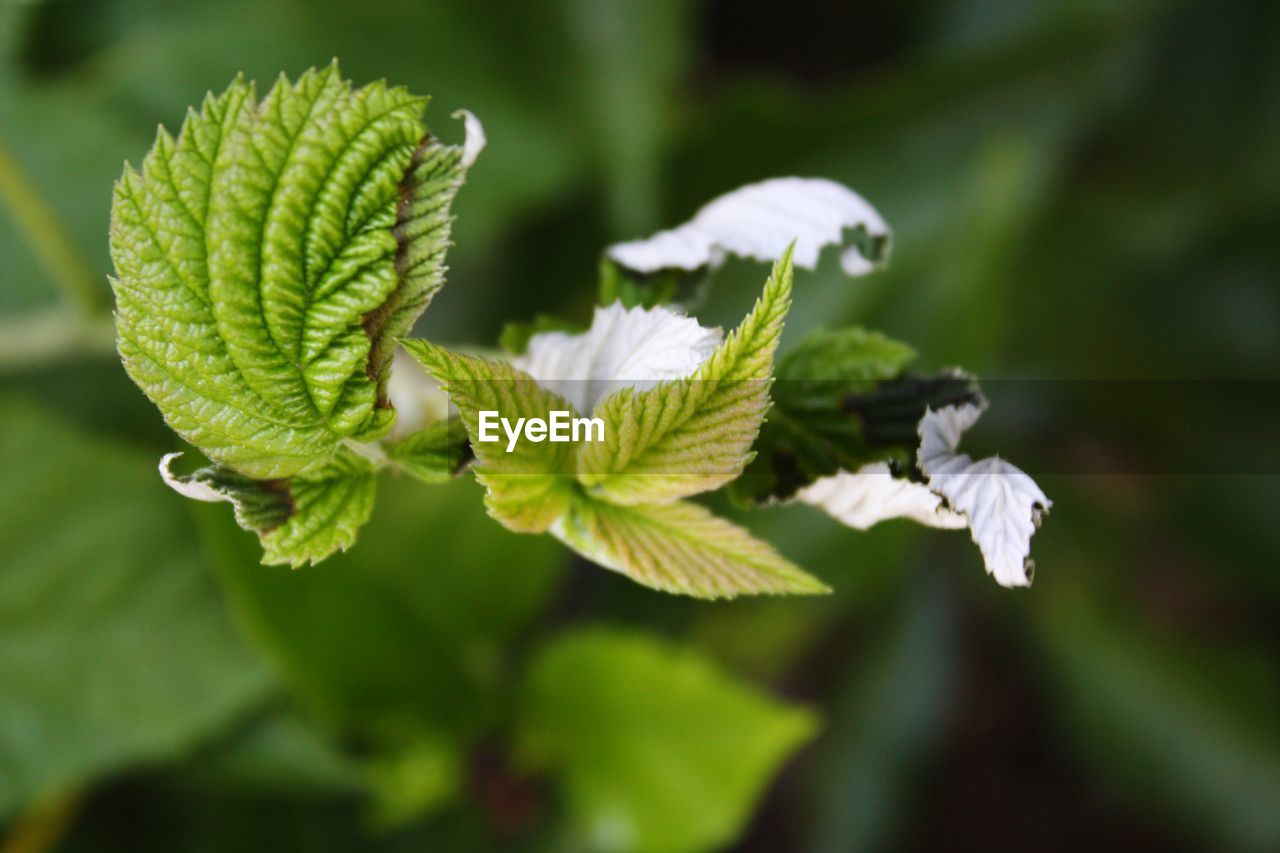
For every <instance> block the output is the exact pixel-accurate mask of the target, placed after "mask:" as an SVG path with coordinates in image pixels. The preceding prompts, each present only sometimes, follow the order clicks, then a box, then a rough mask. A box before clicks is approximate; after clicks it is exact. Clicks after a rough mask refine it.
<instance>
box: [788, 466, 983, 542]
mask: <svg viewBox="0 0 1280 853" xmlns="http://www.w3.org/2000/svg"><path fill="white" fill-rule="evenodd" d="M796 500H798V501H800V502H801V503H807V504H810V505H811V506H816V507H819V508H821V509H822V510H824V511H825V512H826V513H827V514H828V515H830V516H831V517H832V518H834V519H836V520H838V521H840V522H842V523H843V524H846V525H848V526H849V527H853V528H856V529H858V530H866V529H867V528H869V527H872V526H874V525H876V524H879V523H880V522H882V521H887V520H889V519H891V518H909V519H911V520H912V521H915V522H919V523H920V524H923V525H926V526H928V527H940V528H945V529H957V528H963V527H965V526H966V525H967V524H968V522H967V521H966V520H965V517H964V516H963V515H960V514H959V513H957V512H953V511H952V510H950V509H948V508H947V507H946V506H944V505H943V501H942V497H941V496H940V495H937V494H934V492H932V491H931V490H930V489H929V487H928V486H926V485H924V484H922V483H914V482H912V481H911V480H906V479H903V478H901V477H895V476H894V475H893V472H892V471H890V470H889V464H888V463H887V462H871V463H868V464H866V465H863V466H862V467H861V468H859V469H858V470H857V471H853V472H850V471H841V472H839V473H837V474H834V475H832V476H830V477H823V478H821V479H819V480H816V481H815V482H813V483H811V484H810V485H808V486H806V487H805V488H803V489H801V490H800V491H799V492H797V493H796Z"/></svg>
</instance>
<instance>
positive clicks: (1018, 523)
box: [918, 403, 1053, 586]
mask: <svg viewBox="0 0 1280 853" xmlns="http://www.w3.org/2000/svg"><path fill="white" fill-rule="evenodd" d="M981 414H982V407H980V406H976V405H974V404H972V403H968V404H965V405H963V406H947V407H945V408H942V409H939V410H938V411H933V410H932V409H929V410H926V411H925V415H924V417H923V418H921V419H920V426H919V434H920V449H919V451H918V461H919V465H920V470H921V471H923V472H924V474H925V476H927V477H928V478H929V488H930V489H932V490H933V491H935V492H937V493H938V494H939V495H941V496H942V497H944V498H945V499H946V501H947V503H948V504H949V505H950V506H951V508H952V509H954V510H956V511H957V512H960V513H963V514H964V515H965V517H966V518H967V519H968V522H969V531H970V533H971V534H972V536H973V541H974V542H975V543H977V545H978V549H979V550H980V551H982V557H983V560H984V561H985V563H986V567H987V573H988V574H990V575H992V576H993V577H995V579H996V581H997V582H998V583H999V584H1000V585H1001V586H1029V585H1030V583H1031V575H1032V571H1033V569H1034V564H1033V563H1032V561H1031V557H1030V554H1031V536H1032V535H1033V534H1034V533H1035V532H1036V528H1038V527H1039V526H1040V519H1041V517H1042V516H1043V515H1044V513H1045V512H1046V511H1048V509H1049V507H1051V506H1052V505H1053V503H1052V501H1050V500H1049V499H1048V498H1047V497H1045V494H1044V492H1042V491H1041V490H1040V487H1039V486H1037V485H1036V483H1035V481H1034V480H1032V479H1031V478H1030V477H1028V476H1027V475H1026V474H1025V473H1023V472H1022V471H1020V470H1019V469H1018V468H1016V467H1015V466H1013V465H1011V464H1010V463H1008V462H1006V461H1005V460H1003V459H1001V458H1000V457H998V456H991V457H988V458H986V459H981V460H979V461H977V462H974V461H973V460H972V459H971V458H970V457H969V456H968V454H965V453H959V452H957V447H958V446H959V443H960V437H961V436H962V435H963V434H964V432H965V430H967V429H968V428H969V427H971V426H972V425H973V424H974V422H975V421H977V419H978V417H979V416H980V415H981Z"/></svg>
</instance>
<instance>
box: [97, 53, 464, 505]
mask: <svg viewBox="0 0 1280 853" xmlns="http://www.w3.org/2000/svg"><path fill="white" fill-rule="evenodd" d="M425 104H426V101H425V99H422V98H418V97H415V96H412V95H410V94H409V93H407V92H406V91H404V90H403V89H398V88H390V87H388V86H386V85H385V84H382V83H375V84H373V85H370V86H366V87H364V88H362V89H357V90H353V89H352V87H351V86H350V84H349V83H347V82H346V81H344V80H342V79H341V76H340V74H339V72H338V69H337V66H336V65H331V66H329V67H327V68H324V69H321V70H312V71H308V72H307V73H305V74H303V75H302V77H300V78H299V79H298V81H297V82H296V83H290V82H289V81H288V80H286V79H285V78H283V77H281V78H280V79H279V80H278V81H277V82H276V84H275V85H274V86H273V87H272V88H271V90H270V92H268V94H267V95H266V97H265V98H263V99H262V100H261V101H258V100H257V99H256V97H255V93H254V87H253V84H251V83H247V82H245V81H244V80H242V79H237V80H236V81H235V82H233V83H232V84H231V86H230V87H229V88H228V89H227V91H226V92H224V93H223V94H222V95H220V96H218V97H212V96H211V97H209V98H208V99H206V101H205V103H204V106H203V108H202V109H201V111H200V112H199V113H196V112H194V111H193V112H191V113H189V114H188V116H187V118H186V120H185V121H184V123H183V126H182V129H181V130H180V132H179V133H178V135H177V137H176V139H175V138H174V137H171V136H170V135H169V134H168V133H167V132H165V131H164V130H163V129H162V130H161V131H160V132H159V134H158V136H157V138H156V142H155V145H154V147H153V148H152V149H151V151H150V153H148V155H147V156H146V158H145V159H144V160H143V163H142V168H141V169H140V170H134V169H132V168H126V169H125V172H124V174H123V175H122V177H121V178H120V180H119V182H118V183H117V184H116V189H115V198H114V202H113V205H112V222H111V253H112V259H113V261H114V263H115V269H116V276H115V278H114V279H113V281H112V284H113V287H114V290H115V294H116V302H117V311H116V318H117V332H118V339H119V349H120V354H121V357H122V359H123V360H124V364H125V368H126V369H127V370H128V372H129V374H130V376H131V377H132V378H133V379H134V381H135V382H136V383H137V384H138V385H139V387H141V388H142V390H143V392H144V393H146V394H147V396H148V397H150V398H151V400H152V401H153V402H154V403H155V404H156V405H157V406H158V407H159V408H160V410H161V413H162V414H163V415H164V417H165V420H166V421H167V422H168V423H169V425H170V426H171V427H173V428H174V429H175V430H176V431H177V432H178V433H179V434H181V435H182V436H183V437H184V438H186V439H187V440H189V441H190V442H191V443H193V444H195V445H196V446H197V447H199V448H200V449H201V450H202V451H203V452H204V453H205V454H206V455H208V456H209V457H210V458H212V459H214V460H216V461H218V462H220V463H222V464H223V465H225V466H227V467H228V468H231V469H234V470H235V471H238V472H239V473H241V474H243V475H245V476H247V477H252V478H254V479H259V480H262V479H274V478H280V477H287V476H290V475H292V474H296V473H298V472H300V471H303V470H304V469H306V468H308V467H310V466H314V465H316V464H318V463H321V462H323V461H324V460H326V459H327V458H328V457H329V456H330V455H332V454H333V453H334V451H335V450H336V449H337V448H338V446H339V444H340V442H341V441H343V440H344V439H346V438H353V439H357V440H369V439H373V438H376V437H378V436H380V435H382V434H384V433H385V432H386V431H387V430H388V429H389V428H390V426H391V422H392V420H393V418H394V412H393V410H392V409H391V408H390V404H389V403H388V401H387V398H386V393H385V389H386V382H387V378H388V372H389V366H390V360H391V355H392V351H393V345H392V344H393V342H394V340H395V338H396V336H398V335H400V334H403V333H404V332H405V331H407V329H408V327H409V325H410V324H411V323H412V321H413V319H414V318H415V317H416V316H417V315H418V314H419V313H420V312H421V311H422V309H423V308H424V307H425V306H426V304H427V302H428V301H429V300H430V298H431V296H432V295H433V294H434V293H435V291H436V290H438V289H439V287H440V286H441V284H442V281H443V278H442V276H443V269H444V267H443V256H444V251H445V248H446V247H447V245H448V235H449V224H450V217H449V213H448V210H449V205H450V203H451V202H452V199H453V196H454V194H455V193H456V192H457V189H458V187H459V186H460V185H461V182H462V179H463V176H464V174H465V165H464V163H463V150H462V148H460V147H457V146H447V145H442V144H440V143H439V142H438V141H437V140H436V139H435V138H434V137H433V136H431V135H430V134H429V133H428V132H427V130H426V127H425V125H423V123H422V119H421V113H422V110H423V108H424V106H425Z"/></svg>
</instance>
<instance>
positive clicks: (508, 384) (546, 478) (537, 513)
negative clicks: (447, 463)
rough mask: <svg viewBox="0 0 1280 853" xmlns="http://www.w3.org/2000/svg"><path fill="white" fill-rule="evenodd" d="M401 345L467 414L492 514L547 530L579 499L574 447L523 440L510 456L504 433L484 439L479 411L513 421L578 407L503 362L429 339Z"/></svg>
mask: <svg viewBox="0 0 1280 853" xmlns="http://www.w3.org/2000/svg"><path fill="white" fill-rule="evenodd" d="M403 343H404V348H405V350H406V351H407V352H408V353H409V354H410V355H412V356H413V357H414V358H416V359H417V360H418V361H419V362H421V363H422V365H423V367H425V368H426V369H427V371H428V372H429V373H430V374H431V375H432V376H434V377H435V378H436V379H437V380H438V381H439V382H440V384H441V385H442V386H444V387H445V389H446V390H447V391H448V392H449V398H450V400H451V401H452V402H453V404H454V405H455V406H457V407H458V410H459V412H461V415H462V423H463V426H465V427H466V430H467V435H468V436H469V437H470V439H471V447H472V450H473V451H474V453H475V455H476V464H475V471H476V478H477V479H478V480H479V481H480V482H481V483H483V484H484V485H485V487H486V490H487V491H486V493H485V506H486V507H487V508H488V510H489V514H490V515H492V516H493V517H494V518H496V519H497V520H498V521H500V522H502V523H503V524H504V525H506V526H507V527H508V528H510V529H511V530H515V531H517V532H520V533H542V532H544V531H546V530H547V529H548V528H549V527H550V526H551V525H552V523H554V522H555V520H556V519H557V518H559V517H560V516H562V515H563V514H564V513H565V511H566V510H567V509H568V507H569V502H570V501H571V500H572V498H573V494H574V489H575V487H576V484H575V481H574V479H573V463H574V453H575V449H576V448H575V446H574V445H573V444H571V443H569V442H558V443H552V442H549V441H544V442H540V443H535V442H532V441H527V440H525V439H523V438H521V439H520V440H519V441H517V442H516V444H515V448H514V449H513V451H512V452H510V453H508V452H507V447H508V442H507V438H506V436H505V435H503V436H501V438H500V440H498V441H490V442H484V441H480V440H479V413H480V412H481V411H496V412H499V413H500V415H501V417H503V418H507V419H509V420H510V421H511V422H512V423H514V422H515V420H516V419H517V418H532V417H537V418H544V419H545V418H547V417H549V413H550V412H552V411H555V410H559V411H566V412H572V411H573V406H572V405H570V404H569V403H568V402H567V401H566V400H565V399H564V398H562V397H560V396H559V395H558V394H555V393H553V392H551V391H548V390H546V389H545V388H543V387H541V386H540V385H538V383H537V382H535V381H534V380H533V378H532V377H530V376H529V375H528V374H527V373H524V372H523V371H521V370H518V369H516V368H515V367H512V366H511V365H509V364H507V363H505V362H499V361H490V360H489V359H486V358H480V357H478V356H471V355H462V354H459V353H453V352H449V351H448V350H446V349H444V348H443V347H439V346H436V345H435V344H432V343H430V342H428V341H422V340H406V341H404V342H403Z"/></svg>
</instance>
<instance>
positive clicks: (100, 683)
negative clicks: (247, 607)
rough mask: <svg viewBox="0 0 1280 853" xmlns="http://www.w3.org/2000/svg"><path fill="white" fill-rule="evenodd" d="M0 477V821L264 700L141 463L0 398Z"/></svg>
mask: <svg viewBox="0 0 1280 853" xmlns="http://www.w3.org/2000/svg"><path fill="white" fill-rule="evenodd" d="M0 471H3V474H0V555H3V557H2V558H0V685H2V686H0V819H3V818H4V817H6V816H7V815H9V814H10V813H11V812H12V811H13V810H14V809H16V808H18V807H20V806H22V805H24V804H26V803H29V802H31V801H32V800H36V799H40V798H43V797H47V796H51V795H54V794H59V793H65V792H67V791H70V790H73V789H74V788H76V787H77V786H80V785H83V784H85V783H86V782H88V781H90V780H92V779H94V778H96V777H97V776H99V775H101V774H103V773H107V772H111V771H114V770H118V769H120V768H123V767H126V766H131V765H134V764H137V763H143V762H146V763H154V762H158V761H163V760H168V759H171V758H174V757H177V756H179V755H181V754H182V753H184V752H186V751H187V750H189V749H191V748H193V747H194V746H195V745H197V744H198V743H199V742H200V741H202V740H203V739H205V738H207V737H209V736H210V735H213V734H215V733H216V732H218V731H219V730H221V729H222V728H223V727H224V726H226V725H229V724H230V723H231V722H233V721H234V720H235V719H237V718H238V717H239V716H240V715H241V714H244V713H246V712H247V711H249V710H250V709H251V708H253V707H255V706H256V705H258V704H260V703H261V702H263V701H264V700H265V699H266V698H267V696H268V695H269V693H270V691H271V690H272V689H273V685H272V681H271V679H270V677H269V675H268V674H267V672H266V671H265V669H264V668H263V667H262V666H261V664H260V663H259V662H258V661H257V660H256V659H255V658H254V657H253V656H252V655H250V654H249V653H248V652H247V650H246V649H245V648H244V646H243V645H242V644H241V642H240V640H239V639H238V638H237V637H236V635H235V632H234V631H233V630H232V627H231V625H230V623H229V622H228V620H227V617H226V614H225V612H224V608H223V603H222V599H221V597H220V596H219V594H218V591H217V588H216V585H215V584H214V583H213V582H212V578H211V577H210V575H209V574H208V571H207V570H206V568H205V566H204V564H203V563H202V562H201V560H200V558H199V555H198V553H197V552H196V551H195V550H194V549H193V547H192V544H191V543H192V540H193V536H194V531H193V529H192V525H191V522H190V519H189V517H188V516H187V514H186V511H185V509H184V507H183V506H182V505H181V504H180V503H179V502H177V501H174V500H173V499H172V495H169V494H168V493H167V491H166V490H165V488H164V486H163V485H162V484H161V483H160V480H159V478H158V477H156V476H155V473H154V469H153V468H152V466H151V464H150V463H148V461H147V460H146V459H145V458H144V457H141V456H139V455H138V454H136V453H134V452H132V451H128V450H126V449H124V448H121V447H118V446H116V445H114V444H111V443H109V442H104V441H100V440H97V439H94V438H92V437H90V436H87V435H84V434H82V433H80V432H79V431H78V430H75V429H72V428H70V427H68V426H67V425H66V424H64V423H62V422H60V421H58V420H56V419H54V418H53V417H51V416H49V415H47V414H44V413H42V412H40V411H38V410H36V409H34V408H31V407H28V406H26V405H22V404H18V403H15V402H12V401H9V400H3V401H0Z"/></svg>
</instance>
